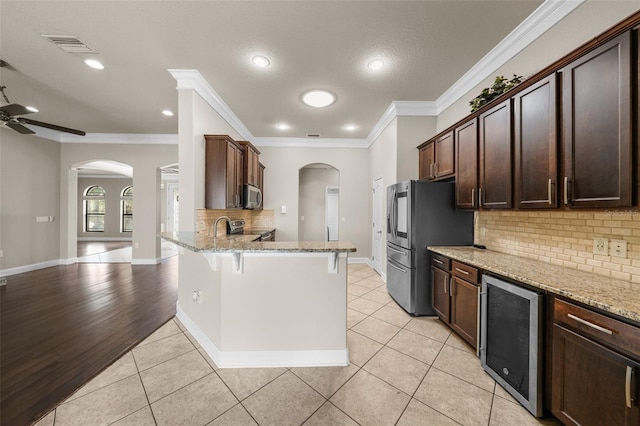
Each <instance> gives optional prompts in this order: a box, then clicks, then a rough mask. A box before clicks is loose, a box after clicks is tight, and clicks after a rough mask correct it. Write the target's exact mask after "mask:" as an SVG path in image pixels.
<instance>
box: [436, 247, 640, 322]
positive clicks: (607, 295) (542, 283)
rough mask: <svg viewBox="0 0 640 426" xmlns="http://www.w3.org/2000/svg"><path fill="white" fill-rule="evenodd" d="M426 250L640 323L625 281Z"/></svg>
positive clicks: (500, 257) (460, 250) (637, 298)
mask: <svg viewBox="0 0 640 426" xmlns="http://www.w3.org/2000/svg"><path fill="white" fill-rule="evenodd" d="M427 249H428V250H431V251H433V252H435V253H439V254H441V255H443V256H446V257H449V258H451V259H454V260H458V261H460V262H463V263H466V264H468V265H471V266H475V267H477V268H479V269H482V270H484V271H487V272H491V273H494V274H497V275H501V276H503V277H506V278H511V279H513V280H515V281H519V282H522V283H524V284H527V285H530V286H532V287H536V288H539V289H541V290H545V291H547V292H550V293H554V294H557V295H560V296H564V297H566V298H568V299H571V300H575V301H577V302H581V303H584V304H586V305H589V306H593V307H594V308H598V309H601V310H603V311H605V312H610V313H612V314H615V315H619V316H621V317H624V318H627V319H630V320H632V321H635V322H637V323H640V292H639V291H638V290H637V288H634V285H633V284H632V283H631V282H629V281H623V280H618V279H614V278H609V277H605V276H601V275H596V274H591V273H588V272H584V271H579V270H577V269H571V268H566V267H563V266H558V265H552V264H549V263H544V262H540V261H537V260H533V259H527V258H523V257H518V256H513V255H509V254H504V253H499V252H496V251H491V250H483V249H477V248H475V247H442V246H438V247H427Z"/></svg>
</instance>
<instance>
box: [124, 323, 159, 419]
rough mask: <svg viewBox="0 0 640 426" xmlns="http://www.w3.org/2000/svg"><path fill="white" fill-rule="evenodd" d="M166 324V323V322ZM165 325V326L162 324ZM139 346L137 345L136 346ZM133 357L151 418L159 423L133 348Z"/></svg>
mask: <svg viewBox="0 0 640 426" xmlns="http://www.w3.org/2000/svg"><path fill="white" fill-rule="evenodd" d="M165 324H166V323H165ZM162 327H164V326H162ZM136 347H137V346H136ZM130 352H131V358H133V363H134V364H135V366H136V371H137V372H138V379H139V380H140V384H142V390H143V392H144V396H145V398H147V407H149V411H150V412H151V418H153V422H154V423H155V424H156V426H157V425H158V421H157V420H156V415H155V414H154V413H153V408H151V401H150V400H149V394H148V393H147V388H146V386H145V385H144V381H143V380H142V374H140V373H141V372H140V368H138V361H136V357H135V355H134V354H133V349H131V351H130Z"/></svg>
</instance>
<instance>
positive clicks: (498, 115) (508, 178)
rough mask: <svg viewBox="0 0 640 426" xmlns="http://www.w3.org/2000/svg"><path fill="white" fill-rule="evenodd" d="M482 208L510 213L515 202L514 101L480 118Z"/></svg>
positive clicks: (492, 109)
mask: <svg viewBox="0 0 640 426" xmlns="http://www.w3.org/2000/svg"><path fill="white" fill-rule="evenodd" d="M479 121H480V137H479V141H480V157H479V158H480V161H479V163H480V187H479V189H478V206H479V207H483V208H488V209H508V208H511V207H512V205H513V199H512V186H513V184H512V178H513V173H512V167H511V159H512V154H513V153H512V137H511V99H507V100H506V101H504V102H502V103H500V104H498V105H496V106H494V107H493V108H491V109H489V110H487V111H486V112H484V113H482V114H480V117H479Z"/></svg>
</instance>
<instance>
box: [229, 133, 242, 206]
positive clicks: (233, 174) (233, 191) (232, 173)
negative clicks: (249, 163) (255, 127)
mask: <svg viewBox="0 0 640 426" xmlns="http://www.w3.org/2000/svg"><path fill="white" fill-rule="evenodd" d="M238 151H239V149H238V148H237V147H236V146H235V145H233V144H232V143H228V144H227V168H226V169H227V176H226V186H227V208H235V207H237V204H238V185H237V169H238V165H237V158H238ZM240 168H241V169H242V164H241V165H240Z"/></svg>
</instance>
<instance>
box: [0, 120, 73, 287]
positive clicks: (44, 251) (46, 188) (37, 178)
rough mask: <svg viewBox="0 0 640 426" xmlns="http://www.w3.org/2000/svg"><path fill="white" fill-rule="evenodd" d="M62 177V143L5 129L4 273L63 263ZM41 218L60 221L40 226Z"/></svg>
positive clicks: (1, 162) (0, 237)
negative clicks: (60, 249) (60, 243)
mask: <svg viewBox="0 0 640 426" xmlns="http://www.w3.org/2000/svg"><path fill="white" fill-rule="evenodd" d="M59 179H60V144H58V143H57V142H53V141H50V140H47V139H41V138H39V137H37V136H33V135H21V134H18V133H16V132H14V131H13V130H10V129H7V128H4V127H2V128H0V194H1V195H0V250H3V252H4V256H3V257H1V258H0V271H1V270H6V269H11V268H17V267H20V266H23V265H31V264H42V263H46V262H54V263H55V264H57V261H58V258H59V252H58V247H59V238H60V217H59V211H60V187H59V186H58V181H59ZM36 216H55V219H54V221H53V222H45V223H36ZM43 266H47V265H43ZM0 275H4V274H2V273H0Z"/></svg>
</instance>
